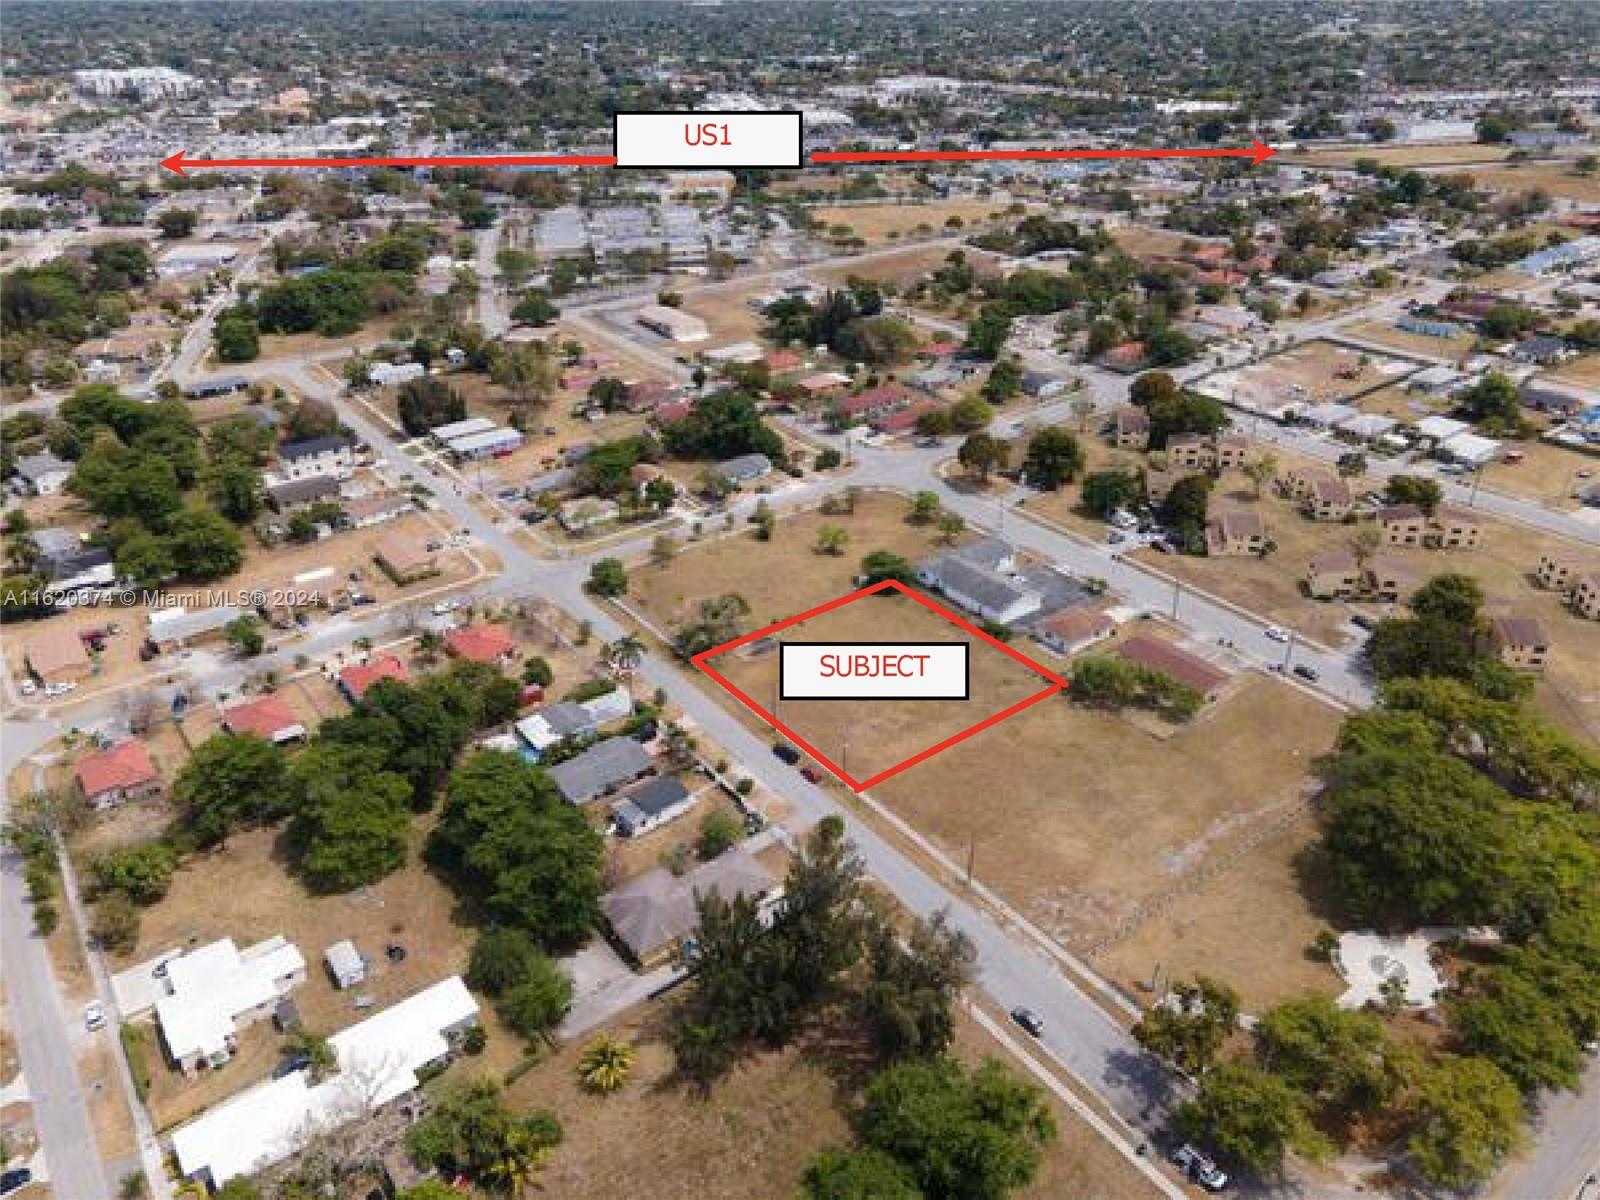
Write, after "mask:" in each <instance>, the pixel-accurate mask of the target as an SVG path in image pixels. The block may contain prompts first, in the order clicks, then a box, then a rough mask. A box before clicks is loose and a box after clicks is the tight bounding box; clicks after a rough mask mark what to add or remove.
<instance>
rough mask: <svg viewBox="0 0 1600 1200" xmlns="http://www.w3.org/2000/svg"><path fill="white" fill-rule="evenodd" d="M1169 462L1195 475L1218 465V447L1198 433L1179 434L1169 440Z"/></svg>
mask: <svg viewBox="0 0 1600 1200" xmlns="http://www.w3.org/2000/svg"><path fill="white" fill-rule="evenodd" d="M1167 462H1168V463H1169V464H1170V465H1171V466H1174V467H1181V468H1183V469H1184V470H1185V471H1188V472H1189V473H1191V474H1193V473H1194V472H1196V471H1209V470H1210V469H1211V468H1212V467H1214V466H1216V465H1217V451H1216V447H1214V446H1213V445H1212V444H1211V440H1210V439H1209V438H1207V437H1204V436H1203V435H1201V434H1198V433H1179V434H1174V435H1173V436H1172V437H1170V438H1168V439H1167Z"/></svg>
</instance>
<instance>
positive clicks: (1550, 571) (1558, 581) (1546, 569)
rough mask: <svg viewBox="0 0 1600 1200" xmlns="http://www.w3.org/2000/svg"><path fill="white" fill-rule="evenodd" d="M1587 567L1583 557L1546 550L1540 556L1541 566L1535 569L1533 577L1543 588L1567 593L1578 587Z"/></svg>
mask: <svg viewBox="0 0 1600 1200" xmlns="http://www.w3.org/2000/svg"><path fill="white" fill-rule="evenodd" d="M1587 565H1588V564H1587V563H1586V562H1585V560H1584V558H1583V557H1582V556H1581V555H1578V554H1569V553H1566V552H1564V551H1560V550H1546V551H1545V552H1544V553H1543V554H1541V555H1540V556H1539V565H1538V566H1537V567H1535V568H1534V572H1533V577H1534V578H1535V579H1537V580H1538V581H1539V586H1540V587H1542V588H1546V589H1548V590H1549V591H1552V592H1567V591H1571V590H1572V588H1573V587H1574V586H1576V585H1577V582H1578V580H1579V579H1580V578H1581V577H1582V576H1583V574H1584V571H1585V568H1586V567H1587Z"/></svg>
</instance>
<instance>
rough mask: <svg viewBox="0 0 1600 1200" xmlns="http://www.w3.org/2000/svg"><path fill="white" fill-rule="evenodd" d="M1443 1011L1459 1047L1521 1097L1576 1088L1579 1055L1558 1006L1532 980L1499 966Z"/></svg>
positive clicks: (1572, 1035) (1573, 1038) (1580, 1056)
mask: <svg viewBox="0 0 1600 1200" xmlns="http://www.w3.org/2000/svg"><path fill="white" fill-rule="evenodd" d="M1591 982H1592V981H1591ZM1449 1011H1450V1022H1451V1024H1452V1026H1454V1028H1455V1032H1456V1037H1457V1039H1458V1040H1459V1041H1460V1043H1461V1045H1462V1047H1463V1048H1464V1049H1466V1050H1468V1051H1470V1052H1471V1053H1473V1054H1475V1055H1477V1056H1479V1057H1480V1058H1484V1059H1487V1060H1488V1061H1489V1062H1492V1063H1494V1065H1495V1066H1497V1067H1499V1068H1500V1069H1501V1070H1502V1071H1504V1072H1505V1073H1506V1075H1507V1076H1508V1077H1509V1078H1510V1079H1511V1081H1512V1082H1513V1083H1515V1084H1516V1085H1517V1086H1518V1087H1520V1088H1521V1089H1522V1090H1523V1092H1524V1093H1526V1094H1529V1095H1531V1094H1533V1093H1535V1092H1537V1091H1538V1090H1539V1089H1540V1088H1569V1089H1571V1088H1576V1087H1577V1086H1578V1080H1579V1078H1580V1076H1581V1074H1582V1072H1583V1065H1584V1056H1583V1051H1582V1050H1581V1049H1580V1047H1579V1046H1578V1040H1577V1038H1576V1036H1574V1033H1573V1030H1572V1027H1571V1025H1569V1024H1568V1022H1567V1016H1566V1013H1565V1012H1564V1011H1563V1010H1562V1006H1561V1004H1560V1002H1559V1001H1558V1000H1557V998H1556V997H1555V996H1552V995H1549V994H1547V993H1546V992H1545V991H1544V990H1543V989H1542V988H1541V987H1540V986H1539V983H1538V982H1537V981H1536V980H1534V979H1531V978H1529V977H1528V976H1526V975H1523V974H1522V973H1520V972H1518V971H1512V970H1506V969H1503V968H1502V969H1498V970H1493V971H1489V972H1486V973H1485V974H1484V975H1483V976H1481V977H1479V978H1478V979H1476V980H1475V981H1474V983H1473V985H1472V986H1471V990H1470V991H1469V992H1468V994H1467V995H1466V996H1465V997H1463V998H1459V999H1454V1000H1452V1001H1451V1003H1450V1006H1449Z"/></svg>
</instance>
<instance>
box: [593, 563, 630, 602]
mask: <svg viewBox="0 0 1600 1200" xmlns="http://www.w3.org/2000/svg"><path fill="white" fill-rule="evenodd" d="M588 588H589V590H590V591H591V592H593V593H594V594H595V595H597V596H621V595H625V594H626V593H627V590H628V569H627V568H626V567H625V566H623V565H622V560H621V559H620V558H601V559H596V560H595V562H594V564H593V565H592V566H590V568H589V583H588Z"/></svg>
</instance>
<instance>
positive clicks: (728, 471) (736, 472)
mask: <svg viewBox="0 0 1600 1200" xmlns="http://www.w3.org/2000/svg"><path fill="white" fill-rule="evenodd" d="M712 470H714V471H715V472H716V473H717V474H718V475H720V476H722V478H724V479H726V480H727V481H728V482H729V483H733V484H741V483H749V482H750V481H751V480H754V479H760V478H761V477H762V476H763V475H767V474H770V473H771V471H772V460H771V459H770V458H768V457H767V456H766V455H765V454H741V455H739V456H738V457H737V458H729V459H725V460H724V461H722V462H719V463H718V464H717V465H716V466H715V467H713V468H712Z"/></svg>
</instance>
